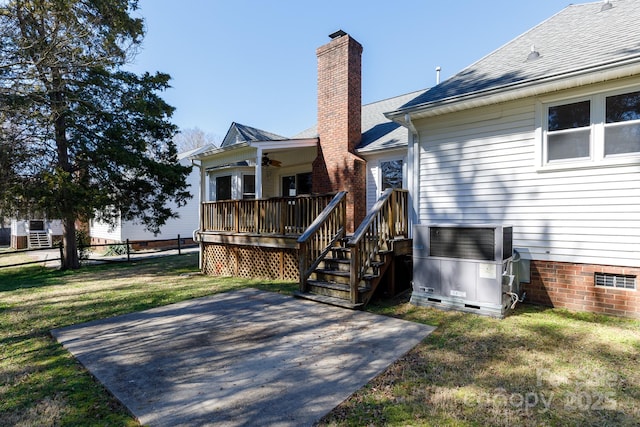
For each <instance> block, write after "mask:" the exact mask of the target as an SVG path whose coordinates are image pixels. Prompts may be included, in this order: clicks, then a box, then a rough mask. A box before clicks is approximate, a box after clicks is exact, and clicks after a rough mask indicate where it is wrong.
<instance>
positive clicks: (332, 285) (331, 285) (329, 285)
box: [307, 279, 371, 293]
mask: <svg viewBox="0 0 640 427" xmlns="http://www.w3.org/2000/svg"><path fill="white" fill-rule="evenodd" d="M307 283H308V285H309V286H317V287H319V288H326V289H331V290H334V291H342V292H350V291H351V288H350V287H349V285H346V284H344V283H336V282H325V281H322V280H311V279H310V280H308V281H307ZM369 290H371V289H370V288H369V286H358V292H360V293H362V292H368V291H369Z"/></svg>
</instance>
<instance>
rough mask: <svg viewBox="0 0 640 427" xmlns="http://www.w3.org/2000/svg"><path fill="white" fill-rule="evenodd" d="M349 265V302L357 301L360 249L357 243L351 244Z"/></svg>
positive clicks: (354, 302) (355, 302)
mask: <svg viewBox="0 0 640 427" xmlns="http://www.w3.org/2000/svg"><path fill="white" fill-rule="evenodd" d="M350 258H351V259H350V262H349V267H350V271H351V274H350V275H349V299H350V300H351V304H357V303H358V284H359V283H358V282H359V278H360V271H359V270H360V262H359V261H360V251H359V249H358V245H354V246H351V250H350Z"/></svg>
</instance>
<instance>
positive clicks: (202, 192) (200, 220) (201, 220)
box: [191, 159, 206, 272]
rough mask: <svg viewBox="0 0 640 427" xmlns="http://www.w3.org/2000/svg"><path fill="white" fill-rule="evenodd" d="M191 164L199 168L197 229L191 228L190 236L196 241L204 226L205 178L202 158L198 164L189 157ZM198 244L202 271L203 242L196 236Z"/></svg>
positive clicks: (199, 262)
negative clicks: (191, 233)
mask: <svg viewBox="0 0 640 427" xmlns="http://www.w3.org/2000/svg"><path fill="white" fill-rule="evenodd" d="M191 166H195V167H197V168H198V169H199V170H200V192H199V194H198V224H199V225H198V227H199V228H198V229H197V230H193V235H192V236H191V237H192V238H193V240H194V241H196V237H198V232H199V231H201V230H202V229H203V226H204V218H203V217H202V211H203V209H202V203H203V201H204V200H205V196H206V193H205V192H206V179H205V171H204V169H202V160H201V161H200V164H198V163H196V160H195V159H191ZM197 240H198V244H199V246H200V251H198V268H199V269H200V271H201V272H202V268H203V266H204V265H203V256H202V254H203V253H204V244H203V243H202V241H201V240H200V239H199V238H198V239H197Z"/></svg>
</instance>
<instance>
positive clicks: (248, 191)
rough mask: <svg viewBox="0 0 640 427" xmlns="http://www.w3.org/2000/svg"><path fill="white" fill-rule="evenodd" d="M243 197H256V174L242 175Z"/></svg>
mask: <svg viewBox="0 0 640 427" xmlns="http://www.w3.org/2000/svg"><path fill="white" fill-rule="evenodd" d="M242 198H243V199H255V198H256V176H255V175H243V176H242Z"/></svg>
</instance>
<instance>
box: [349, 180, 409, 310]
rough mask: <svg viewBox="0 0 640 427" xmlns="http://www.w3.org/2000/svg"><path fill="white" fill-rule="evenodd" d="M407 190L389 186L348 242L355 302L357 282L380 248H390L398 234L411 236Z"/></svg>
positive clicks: (352, 292)
mask: <svg viewBox="0 0 640 427" xmlns="http://www.w3.org/2000/svg"><path fill="white" fill-rule="evenodd" d="M408 194H409V192H408V191H407V190H403V189H398V188H388V189H386V190H385V191H384V192H383V193H382V195H381V196H380V197H379V198H378V200H377V201H376V203H375V204H374V205H373V207H372V208H371V210H369V213H368V214H367V216H366V217H365V219H364V220H363V221H362V222H361V223H360V225H359V226H358V228H357V229H356V231H355V232H354V233H353V236H352V237H351V238H350V239H349V241H348V242H347V247H349V249H350V252H351V253H350V255H351V256H350V258H351V278H350V287H351V302H352V303H356V302H357V298H358V285H359V283H360V281H362V280H363V278H364V276H365V273H366V272H367V270H368V269H369V268H370V267H371V265H372V262H373V261H374V260H375V258H376V257H377V255H378V254H379V252H380V249H381V248H382V247H383V246H386V247H387V249H391V241H392V240H393V239H395V238H396V237H398V236H402V237H408V228H409V212H408ZM367 237H368V238H367Z"/></svg>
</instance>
